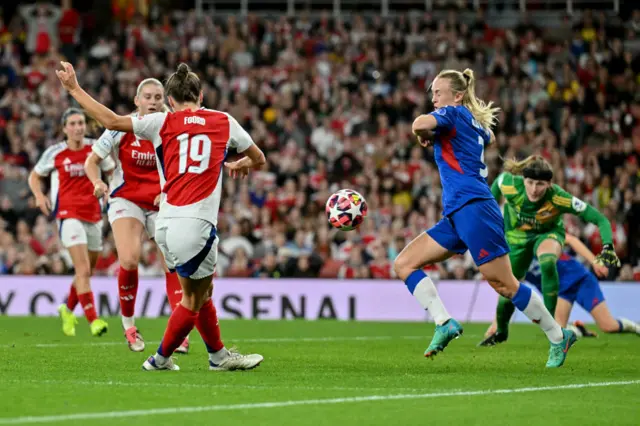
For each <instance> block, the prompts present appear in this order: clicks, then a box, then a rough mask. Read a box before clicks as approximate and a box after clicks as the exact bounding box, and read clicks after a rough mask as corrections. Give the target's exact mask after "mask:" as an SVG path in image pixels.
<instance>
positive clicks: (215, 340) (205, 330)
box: [196, 299, 224, 353]
mask: <svg viewBox="0 0 640 426" xmlns="http://www.w3.org/2000/svg"><path fill="white" fill-rule="evenodd" d="M196 327H197V328H198V331H199V332H200V335H201V336H202V340H204V344H205V346H206V347H207V352H209V353H212V352H218V351H219V350H220V349H222V348H224V343H222V340H221V339H220V325H219V324H218V314H217V313H216V307H215V306H214V305H213V302H212V301H211V299H209V300H208V301H207V302H206V303H205V304H204V305H202V308H200V311H199V312H198V318H197V319H196Z"/></svg>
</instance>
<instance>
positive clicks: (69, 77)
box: [56, 61, 79, 92]
mask: <svg viewBox="0 0 640 426" xmlns="http://www.w3.org/2000/svg"><path fill="white" fill-rule="evenodd" d="M60 64H61V65H62V68H63V69H61V70H56V75H57V76H58V79H59V80H60V83H62V86H63V87H64V88H65V89H67V91H69V92H71V91H73V90H75V89H77V88H78V87H79V85H78V79H77V78H76V72H75V70H74V69H73V65H71V64H70V63H69V62H65V61H60Z"/></svg>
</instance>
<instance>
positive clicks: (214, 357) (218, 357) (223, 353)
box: [209, 347, 229, 365]
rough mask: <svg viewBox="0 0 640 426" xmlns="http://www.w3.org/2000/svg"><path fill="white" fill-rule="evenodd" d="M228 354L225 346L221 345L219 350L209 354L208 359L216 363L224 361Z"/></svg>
mask: <svg viewBox="0 0 640 426" xmlns="http://www.w3.org/2000/svg"><path fill="white" fill-rule="evenodd" d="M228 356H229V351H228V350H227V348H224V347H223V348H222V349H220V350H219V351H217V352H214V353H211V354H209V360H210V361H211V362H212V363H214V364H216V365H217V364H220V363H221V362H222V361H224V360H225V358H227V357H228Z"/></svg>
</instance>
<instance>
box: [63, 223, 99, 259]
mask: <svg viewBox="0 0 640 426" xmlns="http://www.w3.org/2000/svg"><path fill="white" fill-rule="evenodd" d="M58 229H59V231H60V241H61V242H62V246H63V247H64V248H69V247H73V246H77V245H78V244H86V245H87V249H89V251H102V220H101V221H100V222H97V223H91V222H85V221H84V220H79V219H73V218H69V219H58Z"/></svg>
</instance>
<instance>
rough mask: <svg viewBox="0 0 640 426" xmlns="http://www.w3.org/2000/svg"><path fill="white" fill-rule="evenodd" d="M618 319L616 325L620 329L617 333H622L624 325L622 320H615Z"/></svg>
mask: <svg viewBox="0 0 640 426" xmlns="http://www.w3.org/2000/svg"><path fill="white" fill-rule="evenodd" d="M616 321H618V326H619V327H620V330H618V333H622V330H624V325H623V324H622V321H620V320H616Z"/></svg>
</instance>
